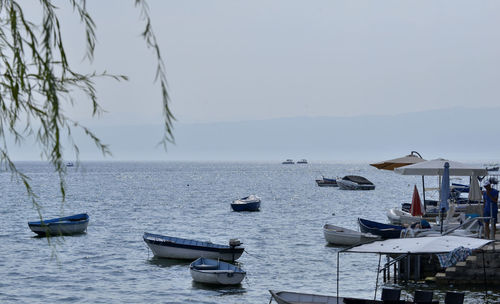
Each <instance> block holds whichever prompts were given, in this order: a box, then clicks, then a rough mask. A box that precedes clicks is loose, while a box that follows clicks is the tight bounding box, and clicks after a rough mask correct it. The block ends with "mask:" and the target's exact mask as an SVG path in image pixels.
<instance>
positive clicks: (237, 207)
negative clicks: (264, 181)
mask: <svg viewBox="0 0 500 304" xmlns="http://www.w3.org/2000/svg"><path fill="white" fill-rule="evenodd" d="M231 208H233V210H234V211H259V209H260V197H258V196H257V195H253V194H252V195H249V196H247V197H243V198H240V199H237V200H234V201H233V202H232V203H231Z"/></svg>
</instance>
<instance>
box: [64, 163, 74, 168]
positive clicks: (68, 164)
mask: <svg viewBox="0 0 500 304" xmlns="http://www.w3.org/2000/svg"><path fill="white" fill-rule="evenodd" d="M74 165H75V164H73V163H72V162H67V163H66V167H73V166H74Z"/></svg>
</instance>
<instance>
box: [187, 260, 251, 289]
mask: <svg viewBox="0 0 500 304" xmlns="http://www.w3.org/2000/svg"><path fill="white" fill-rule="evenodd" d="M189 272H190V273H191V277H192V278H193V281H195V282H198V283H204V284H214V285H238V284H240V283H241V281H243V279H244V278H245V275H246V272H245V271H243V269H241V268H240V267H238V266H234V265H232V264H229V263H226V262H221V261H217V260H212V259H206V258H199V259H197V260H196V261H194V262H193V263H191V265H190V266H189Z"/></svg>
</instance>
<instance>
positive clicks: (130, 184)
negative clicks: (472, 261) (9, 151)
mask: <svg viewBox="0 0 500 304" xmlns="http://www.w3.org/2000/svg"><path fill="white" fill-rule="evenodd" d="M18 166H19V169H20V170H22V171H23V172H24V173H26V174H27V175H28V176H30V177H31V179H32V185H33V187H34V189H35V191H36V193H37V194H38V195H39V199H38V200H39V201H40V202H41V203H42V205H43V210H42V212H43V215H44V217H45V218H50V217H58V216H60V215H62V214H64V215H69V214H73V213H80V212H87V213H88V214H89V215H90V224H89V227H88V231H87V233H86V234H83V235H79V236H71V237H64V238H61V237H56V238H52V239H51V244H50V245H49V244H48V242H47V239H46V238H37V237H34V234H33V233H32V232H31V231H30V230H29V228H28V226H27V222H28V221H29V220H36V219H37V217H38V216H37V212H36V210H35V209H34V208H33V207H32V205H31V202H30V201H29V199H28V198H27V196H26V194H25V190H24V188H23V186H22V185H21V184H20V183H18V182H16V181H15V180H13V179H12V178H11V174H10V173H6V172H2V173H0V185H1V191H0V202H1V208H0V214H1V218H2V223H1V224H0V251H1V257H0V277H1V278H2V280H0V302H1V303H11V302H12V303H18V302H20V303H22V302H34V303H40V302H49V303H54V302H67V303H145V302H148V303H268V302H269V293H268V290H269V289H276V290H288V291H302V292H311V293H322V294H335V292H336V269H337V265H336V260H337V254H336V253H337V251H338V248H335V247H331V246H327V245H326V244H325V241H324V238H323V234H322V226H323V224H325V223H332V224H337V225H340V226H345V227H349V228H357V225H356V218H357V217H365V218H369V219H373V220H379V221H384V222H385V221H386V216H385V213H386V210H387V209H388V208H391V207H394V206H399V205H400V204H401V203H402V202H408V201H410V200H411V195H412V190H413V185H414V184H417V185H420V183H421V180H420V177H411V176H400V175H397V174H394V173H393V172H386V171H379V170H377V169H375V168H372V167H370V166H368V165H367V164H351V165H347V164H330V163H322V164H314V163H313V164H308V165H281V164H275V163H187V162H186V163H184V162H162V163H160V162H159V163H147V162H137V163H133V162H123V163H119V162H84V163H82V164H81V167H79V168H76V167H73V168H68V174H67V177H66V183H67V198H66V202H65V203H64V204H61V195H60V192H59V189H58V178H57V175H55V174H54V172H53V170H52V169H51V168H50V167H49V166H47V165H46V164H43V163H36V162H33V163H32V162H24V163H19V164H18ZM322 174H324V175H325V176H327V177H335V176H343V175H348V174H355V175H362V176H365V177H367V178H368V179H370V180H371V181H373V182H374V183H375V184H376V185H377V188H376V190H374V191H342V190H339V189H337V188H320V187H317V186H316V184H315V181H314V180H315V178H318V177H320V176H321V175H322ZM431 183H432V181H431ZM249 194H257V195H259V196H260V197H261V198H262V205H261V211H260V212H255V213H237V212H232V211H231V209H230V205H229V204H230V202H231V201H232V200H233V199H236V198H240V197H243V196H247V195H249ZM146 231H147V232H152V233H159V234H165V235H171V236H178V237H185V238H194V239H198V240H210V241H212V242H214V243H224V244H225V243H227V242H228V240H229V239H230V238H239V239H240V240H241V241H242V242H243V243H244V246H245V248H246V250H247V253H245V254H243V256H242V257H241V258H240V260H239V261H240V262H241V264H242V266H243V268H244V269H245V270H246V271H247V278H246V279H245V280H244V281H243V283H242V284H241V286H237V287H231V288H228V287H222V288H213V287H207V286H204V285H200V284H196V283H193V282H192V279H191V276H190V274H189V267H188V265H189V263H188V262H179V261H171V260H166V259H156V258H154V257H153V255H152V253H151V252H150V251H149V249H148V247H147V246H146V244H145V243H144V242H143V240H142V235H143V233H144V232H146ZM377 264H378V256H376V255H370V254H341V256H340V279H341V282H340V289H341V295H344V296H362V297H372V296H373V293H374V288H375V281H376V269H377ZM424 287H425V286H424ZM413 289H414V286H408V287H407V291H408V292H410V293H411V291H412V290H413ZM403 294H406V293H405V292H404V293H403ZM482 295H483V293H482V292H480V291H479V292H468V293H467V299H468V300H467V302H468V303H482V302H483V301H482V298H481V297H482ZM495 295H496V296H498V297H500V294H495V293H493V297H495ZM439 296H440V297H442V293H440V294H439Z"/></svg>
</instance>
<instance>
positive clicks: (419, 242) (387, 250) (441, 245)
mask: <svg viewBox="0 0 500 304" xmlns="http://www.w3.org/2000/svg"><path fill="white" fill-rule="evenodd" d="M491 242H493V240H484V239H476V238H470V237H461V236H452V235H446V236H439V237H420V238H406V239H388V240H385V241H375V242H373V243H368V244H363V245H359V246H356V247H352V248H350V249H347V250H345V251H344V252H359V253H379V254H431V253H448V252H451V251H452V250H453V249H455V248H457V247H460V246H463V247H465V248H470V249H472V250H474V249H479V248H481V247H483V246H484V245H486V244H488V243H491Z"/></svg>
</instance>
